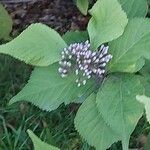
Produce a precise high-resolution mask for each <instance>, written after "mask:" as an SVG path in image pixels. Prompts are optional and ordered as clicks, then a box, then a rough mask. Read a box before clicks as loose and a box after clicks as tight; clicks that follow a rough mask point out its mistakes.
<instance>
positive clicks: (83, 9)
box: [77, 0, 89, 15]
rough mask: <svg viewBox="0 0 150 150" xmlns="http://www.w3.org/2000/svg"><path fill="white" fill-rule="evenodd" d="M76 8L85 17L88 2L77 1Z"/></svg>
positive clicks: (87, 0) (83, 0)
mask: <svg viewBox="0 0 150 150" xmlns="http://www.w3.org/2000/svg"><path fill="white" fill-rule="evenodd" d="M77 7H78V9H79V10H80V11H81V13H82V14H83V15H87V11H88V7H89V0H77Z"/></svg>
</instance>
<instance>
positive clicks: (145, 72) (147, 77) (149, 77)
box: [139, 60, 150, 97]
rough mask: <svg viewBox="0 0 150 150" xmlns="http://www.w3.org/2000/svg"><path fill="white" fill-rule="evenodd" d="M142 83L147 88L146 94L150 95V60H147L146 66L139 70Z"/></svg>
mask: <svg viewBox="0 0 150 150" xmlns="http://www.w3.org/2000/svg"><path fill="white" fill-rule="evenodd" d="M139 73H140V74H141V78H140V79H141V83H142V84H143V86H144V88H145V93H144V95H146V96H149V97H150V60H146V62H145V65H144V67H143V68H142V69H141V70H140V71H139Z"/></svg>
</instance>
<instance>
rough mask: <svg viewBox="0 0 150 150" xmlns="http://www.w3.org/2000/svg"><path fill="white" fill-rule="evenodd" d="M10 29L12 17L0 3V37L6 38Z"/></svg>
mask: <svg viewBox="0 0 150 150" xmlns="http://www.w3.org/2000/svg"><path fill="white" fill-rule="evenodd" d="M11 30H12V19H11V17H10V16H9V14H8V12H7V11H6V10H5V8H4V7H3V6H2V5H1V4H0V39H2V38H7V37H8V36H9V34H10V32H11Z"/></svg>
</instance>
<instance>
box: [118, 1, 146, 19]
mask: <svg viewBox="0 0 150 150" xmlns="http://www.w3.org/2000/svg"><path fill="white" fill-rule="evenodd" d="M119 2H120V4H121V6H122V8H123V10H124V11H125V12H126V13H127V16H128V18H133V17H145V16H146V14H147V12H148V4H147V0H119Z"/></svg>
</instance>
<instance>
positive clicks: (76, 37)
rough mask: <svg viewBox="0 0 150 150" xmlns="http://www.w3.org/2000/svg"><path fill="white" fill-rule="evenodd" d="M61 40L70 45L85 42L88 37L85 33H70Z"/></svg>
mask: <svg viewBox="0 0 150 150" xmlns="http://www.w3.org/2000/svg"><path fill="white" fill-rule="evenodd" d="M62 38H63V39H64V41H65V42H66V43H67V44H68V45H70V44H72V43H80V42H85V41H86V40H88V38H89V37H88V33H87V32H86V31H70V32H66V33H65V34H64V35H63V37H62Z"/></svg>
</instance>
